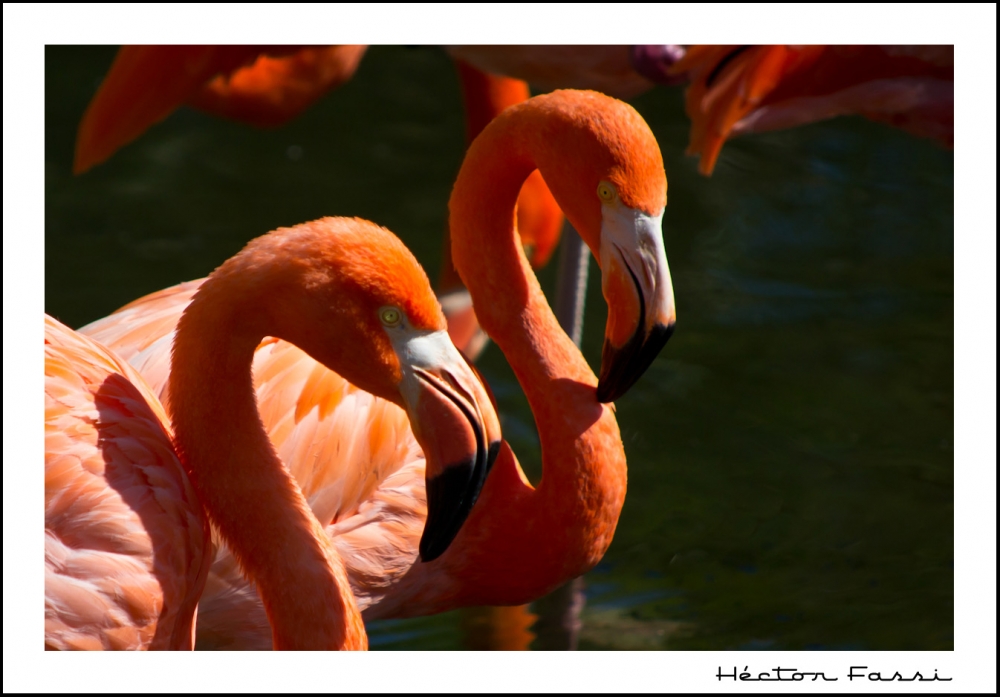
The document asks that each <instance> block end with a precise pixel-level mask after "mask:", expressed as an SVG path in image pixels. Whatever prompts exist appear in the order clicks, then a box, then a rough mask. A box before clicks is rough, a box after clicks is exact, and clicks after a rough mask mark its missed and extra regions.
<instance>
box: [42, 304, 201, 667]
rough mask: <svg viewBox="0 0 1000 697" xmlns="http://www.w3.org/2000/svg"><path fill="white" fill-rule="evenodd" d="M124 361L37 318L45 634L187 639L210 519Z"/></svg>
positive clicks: (73, 638) (110, 644) (174, 644)
mask: <svg viewBox="0 0 1000 697" xmlns="http://www.w3.org/2000/svg"><path fill="white" fill-rule="evenodd" d="M169 423H170V422H169V420H168V419H167V417H166V415H165V414H164V412H163V409H162V407H161V406H160V404H159V401H158V400H157V399H156V397H155V395H153V393H152V392H151V391H150V390H149V388H148V387H147V386H146V384H145V381H144V380H143V379H142V378H141V377H139V375H138V373H137V372H136V371H135V370H134V369H133V368H132V367H131V366H130V365H128V363H126V362H124V361H122V360H120V359H119V358H118V357H116V356H115V355H114V354H112V353H111V352H109V351H108V350H107V349H105V348H104V347H103V346H101V345H100V344H98V343H97V342H95V341H92V340H91V339H88V338H87V337H85V336H82V335H80V334H78V333H76V332H74V331H72V330H71V329H69V328H67V327H65V326H63V325H62V324H60V323H59V322H57V321H56V320H54V319H52V318H51V317H48V316H46V317H45V643H46V647H47V648H52V649H140V648H149V649H191V648H193V647H194V633H193V632H194V618H195V608H196V606H197V602H198V598H199V596H200V595H201V590H202V588H203V587H204V585H205V579H206V577H207V574H208V569H209V565H210V563H211V544H210V540H209V536H208V521H207V519H206V518H205V514H204V512H203V510H202V506H201V503H200V501H199V499H198V497H197V495H196V493H195V491H194V489H193V488H192V486H191V482H190V480H189V478H188V476H187V473H186V472H185V471H184V468H183V467H182V465H181V463H180V461H179V460H178V458H177V455H176V453H175V451H174V446H173V443H172V441H171V436H172V431H171V428H170V425H169Z"/></svg>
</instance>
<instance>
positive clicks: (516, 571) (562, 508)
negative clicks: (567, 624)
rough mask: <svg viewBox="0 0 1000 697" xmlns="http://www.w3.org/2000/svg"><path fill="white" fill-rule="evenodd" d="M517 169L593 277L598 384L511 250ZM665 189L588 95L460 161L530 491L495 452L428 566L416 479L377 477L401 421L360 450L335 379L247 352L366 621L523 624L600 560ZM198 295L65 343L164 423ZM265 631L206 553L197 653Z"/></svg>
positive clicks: (512, 115)
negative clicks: (538, 471) (509, 375)
mask: <svg viewBox="0 0 1000 697" xmlns="http://www.w3.org/2000/svg"><path fill="white" fill-rule="evenodd" d="M535 169H539V170H541V172H542V175H543V177H545V180H546V181H547V182H548V183H549V186H550V188H551V190H552V192H553V194H554V195H555V197H556V200H557V201H558V202H559V204H560V208H561V209H562V210H563V211H565V212H566V214H567V216H568V217H569V219H570V221H571V222H572V224H573V225H574V227H576V229H577V230H579V231H580V234H581V237H583V239H584V241H585V242H586V243H587V245H588V246H589V247H590V249H591V250H592V251H593V252H594V254H595V256H596V257H597V258H598V262H599V265H600V267H601V269H602V288H603V291H604V296H605V298H606V299H607V301H608V304H609V317H608V324H607V327H606V331H605V346H604V353H603V356H602V369H601V377H600V380H598V379H597V378H596V377H595V376H594V374H593V372H591V370H590V368H589V367H588V365H587V363H586V361H585V360H584V359H583V356H582V355H581V354H580V351H579V349H578V348H577V347H576V346H575V345H574V344H573V342H572V341H571V340H570V339H569V338H568V337H567V336H566V334H565V333H564V332H563V331H562V330H561V329H560V328H559V325H558V323H557V321H556V319H555V317H554V316H553V314H552V311H551V309H550V308H549V307H548V304H547V302H546V301H545V297H544V295H543V294H542V292H541V290H540V288H539V286H538V281H537V279H536V277H535V275H534V272H533V271H532V270H531V266H530V263H529V262H528V260H527V258H526V256H525V253H524V250H523V247H522V246H521V244H520V240H519V239H518V236H517V230H516V223H515V205H516V201H517V195H518V192H519V191H520V188H521V185H522V184H523V182H524V180H525V179H526V178H527V177H528V175H529V174H530V173H531V172H532V171H534V170H535ZM666 187H667V181H666V175H665V173H664V170H663V160H662V157H661V155H660V151H659V147H658V146H657V144H656V140H655V138H654V136H653V134H652V132H651V131H650V130H649V127H648V126H647V125H646V123H645V122H644V121H643V120H642V117H641V116H639V114H638V113H636V112H635V110H634V109H632V108H631V107H630V106H628V105H626V104H624V103H622V102H619V101H617V100H615V99H612V98H610V97H607V96H604V95H601V94H598V93H593V92H575V91H559V92H554V93H551V94H547V95H540V96H538V97H534V98H532V99H530V100H528V101H525V102H522V103H520V104H518V105H515V106H513V107H511V108H509V109H507V110H505V111H504V112H503V114H501V115H500V116H499V117H498V118H496V119H494V121H493V122H491V123H490V125H488V126H487V127H486V128H485V129H484V130H483V132H482V133H481V134H480V135H479V137H478V138H477V139H476V140H475V142H474V143H473V144H472V146H471V147H470V148H469V150H468V153H467V155H466V158H465V162H464V163H463V165H462V169H461V171H460V173H459V175H458V179H457V181H456V183H455V187H454V191H453V194H452V197H451V202H450V211H451V213H450V224H451V235H452V252H453V256H454V260H455V266H456V268H457V269H458V272H459V274H460V275H461V277H462V280H463V282H464V283H465V284H466V286H467V287H468V289H469V292H470V294H471V295H472V299H473V301H474V304H475V307H476V310H477V314H479V316H480V321H481V322H482V323H483V327H484V328H485V329H486V331H487V332H488V333H489V335H490V336H491V337H492V338H493V339H494V340H495V341H496V343H497V344H498V346H499V347H500V349H501V350H502V351H503V352H504V354H505V355H506V356H507V358H508V361H509V362H510V363H511V365H512V367H513V368H514V371H515V374H516V376H517V378H518V380H519V382H520V383H521V385H522V387H523V388H524V390H525V393H526V394H527V397H528V401H529V404H530V406H531V409H532V412H533V413H534V415H535V419H536V422H537V424H538V430H539V435H540V438H541V443H542V466H543V476H542V480H541V482H540V483H539V485H538V487H537V488H536V487H532V486H531V485H530V484H529V482H528V480H527V478H526V477H525V476H524V473H523V472H522V470H521V468H520V465H519V464H518V463H517V459H516V457H515V456H514V453H513V452H512V451H511V449H510V447H509V446H508V445H507V444H506V443H502V444H501V445H500V449H499V454H498V456H497V459H496V463H495V464H494V466H493V469H492V471H491V473H490V476H489V478H488V479H487V480H486V484H485V485H484V486H483V488H482V492H481V494H480V496H479V502H478V503H477V504H476V506H475V508H473V509H472V511H471V513H470V514H469V517H468V519H467V521H466V523H465V525H463V526H462V529H461V530H460V531H459V532H458V534H457V535H456V536H455V538H454V541H453V542H452V544H451V546H450V547H449V548H448V549H447V551H445V552H444V553H443V554H442V555H441V556H440V557H439V558H437V559H436V560H434V561H432V562H429V563H422V564H418V563H416V560H417V554H418V550H417V537H418V531H419V529H420V528H421V526H422V525H423V497H424V488H423V487H424V484H423V482H424V475H423V473H422V471H421V466H422V465H421V463H419V462H411V463H409V464H400V462H403V461H404V460H405V458H403V459H399V458H394V457H393V456H394V455H395V454H396V453H397V452H400V451H404V452H405V451H407V450H408V448H410V447H411V440H410V436H409V435H408V431H407V429H406V424H405V421H404V420H403V419H402V418H400V419H398V420H395V421H393V420H392V419H391V418H390V416H391V415H383V416H382V417H381V419H382V420H381V423H382V427H381V429H380V432H382V433H387V434H395V436H396V438H397V440H396V441H394V444H388V441H387V442H386V444H384V445H381V446H380V448H379V449H375V448H373V447H372V445H371V437H370V435H369V434H368V433H365V432H360V431H359V429H358V428H357V421H358V419H359V414H361V415H365V414H368V413H369V412H375V411H377V410H378V409H380V408H381V404H382V403H381V402H380V401H379V400H378V399H377V398H376V397H373V396H370V395H360V394H359V395H356V398H355V399H347V398H345V396H344V395H345V394H352V393H351V388H350V386H349V385H348V384H347V383H346V381H345V380H344V378H342V377H340V376H338V375H336V374H335V373H333V372H331V371H329V370H326V369H325V368H324V367H323V366H321V365H319V364H318V363H316V362H315V361H313V360H312V359H311V358H309V357H308V356H306V355H305V354H304V353H302V352H301V351H299V350H298V349H296V348H295V347H293V346H290V345H289V344H288V343H286V342H283V341H279V340H273V341H272V340H267V341H265V342H264V343H263V344H261V345H260V346H259V347H258V348H257V352H256V355H255V357H254V381H255V385H256V389H257V400H258V403H259V404H260V405H261V418H262V419H263V421H264V423H265V426H266V428H267V429H268V435H269V437H270V439H271V441H272V442H273V443H274V444H275V447H276V448H277V450H278V452H279V453H280V454H281V456H282V458H283V460H284V462H285V463H286V464H287V466H288V468H289V470H290V472H291V473H292V475H293V476H294V477H295V478H296V480H297V481H298V482H299V485H300V486H301V487H302V490H303V492H304V494H305V495H306V498H307V499H308V500H309V502H310V505H312V507H313V511H314V512H315V513H316V516H317V518H318V519H319V520H320V522H321V523H322V524H323V525H324V526H325V529H326V531H327V534H328V535H329V536H330V537H331V538H332V540H333V542H334V545H335V547H336V548H337V550H338V552H339V553H340V555H341V557H342V558H343V559H344V562H345V565H346V567H347V573H348V578H349V579H350V581H351V585H352V588H353V590H354V593H355V597H356V599H357V602H358V606H359V608H360V609H361V610H362V613H363V616H364V617H365V618H366V619H377V618H385V617H410V616H416V615H421V614H432V613H437V612H443V611H446V610H450V609H454V608H459V607H467V606H473V605H519V604H523V603H526V602H529V601H531V600H533V599H536V598H538V597H541V596H542V595H544V594H546V593H547V592H549V591H551V590H552V589H554V588H556V587H558V586H559V585H561V584H562V583H565V582H566V581H568V580H569V579H571V578H575V577H576V576H579V575H581V574H583V573H584V572H586V571H587V570H589V569H590V568H592V567H593V566H594V564H596V563H597V561H598V560H600V558H601V556H602V555H603V554H604V551H605V550H606V549H607V547H608V545H609V544H610V543H611V539H612V536H613V533H614V529H615V525H616V523H617V520H618V516H619V514H620V512H621V507H622V503H623V501H624V496H625V477H626V470H625V454H624V450H623V446H622V442H621V436H620V434H619V431H618V426H617V423H616V421H615V417H614V413H613V409H612V408H611V407H610V406H608V405H606V404H602V403H601V402H608V401H611V400H614V399H617V398H618V397H620V396H621V394H623V393H624V392H625V391H626V390H627V389H628V388H629V387H630V386H631V385H632V384H633V383H634V382H635V380H636V379H638V377H639V376H640V375H641V373H642V372H643V371H644V370H645V369H646V368H647V367H648V366H649V364H650V363H651V362H652V360H653V358H655V356H656V355H657V353H658V352H659V350H660V348H661V347H662V346H663V345H664V343H665V342H666V341H667V339H668V338H669V336H670V333H671V331H672V328H673V326H674V321H675V310H674V299H673V290H672V286H671V282H670V275H669V269H668V267H667V262H666V255H665V252H664V246H663V239H662V231H661V221H662V216H663V211H664V207H665V205H666ZM200 283H201V282H200V281H193V282H189V283H187V284H182V285H180V286H175V287H174V288H170V289H167V290H165V291H161V292H160V293H158V294H154V295H151V296H147V297H146V298H142V299H140V300H138V301H136V302H134V303H132V304H131V305H128V306H126V307H125V308H123V309H122V310H119V311H118V312H116V313H114V314H112V315H110V316H109V317H107V318H105V319H104V320H101V321H98V322H96V323H93V324H91V325H88V326H87V327H84V328H83V329H82V330H81V331H82V332H84V333H86V334H88V335H90V336H92V337H94V338H96V339H98V340H99V341H102V342H103V343H105V344H106V345H108V346H110V347H112V348H113V349H114V350H115V351H116V352H118V354H119V355H121V356H122V357H123V358H125V359H126V360H128V361H129V362H130V363H131V364H132V365H133V366H134V367H136V368H137V369H138V370H139V372H140V373H142V375H143V376H144V377H145V378H146V379H147V381H148V382H149V383H150V385H151V387H152V388H153V390H154V392H156V393H157V394H158V395H159V396H160V398H161V399H162V400H163V402H164V404H165V406H166V408H167V410H168V411H170V409H171V408H173V407H172V405H173V397H172V396H171V394H170V392H171V388H170V382H169V378H168V375H169V374H168V362H167V360H166V357H167V351H168V347H169V345H170V342H171V336H172V334H173V331H174V327H175V325H176V323H177V318H178V316H179V315H180V313H181V311H182V310H183V308H184V306H185V305H186V304H187V303H188V302H189V301H190V299H191V297H192V296H193V295H194V294H195V293H196V292H197V289H198V288H199V285H200ZM334 453H340V454H341V457H340V459H335V458H333V454H334ZM338 468H339V469H338ZM344 477H348V478H350V483H349V484H347V485H344V484H343V483H342V482H341V479H342V478H344ZM266 629H267V624H266V617H265V615H264V613H263V610H262V608H261V603H260V600H259V599H258V598H257V596H256V593H255V592H254V590H253V588H252V587H250V586H249V585H248V584H247V583H246V581H245V580H244V579H243V578H242V577H241V576H240V575H239V574H238V570H237V568H236V566H235V564H234V563H233V561H232V556H231V554H229V553H228V552H227V551H226V550H224V549H222V550H220V551H219V554H218V555H217V558H216V561H215V563H214V564H213V567H212V569H211V571H210V573H209V578H208V581H207V583H206V589H205V593H204V595H203V597H202V603H201V606H200V609H199V622H198V646H199V647H215V648H223V647H224V648H254V649H262V648H267V646H268V645H269V644H268V642H269V641H270V635H269V634H268V633H267V631H266Z"/></svg>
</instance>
